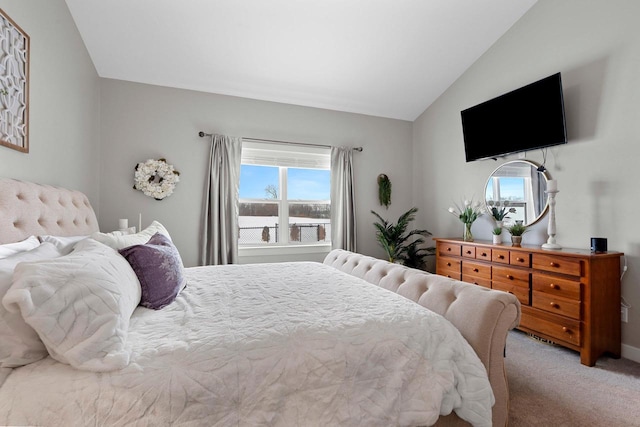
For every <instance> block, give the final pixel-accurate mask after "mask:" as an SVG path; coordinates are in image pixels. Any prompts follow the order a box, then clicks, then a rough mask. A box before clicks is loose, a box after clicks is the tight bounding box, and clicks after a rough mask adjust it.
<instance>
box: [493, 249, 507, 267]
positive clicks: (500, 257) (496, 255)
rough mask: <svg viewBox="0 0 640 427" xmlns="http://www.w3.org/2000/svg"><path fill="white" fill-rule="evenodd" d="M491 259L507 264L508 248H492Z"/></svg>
mask: <svg viewBox="0 0 640 427" xmlns="http://www.w3.org/2000/svg"><path fill="white" fill-rule="evenodd" d="M491 261H493V262H499V263H500V264H509V250H507V249H492V250H491Z"/></svg>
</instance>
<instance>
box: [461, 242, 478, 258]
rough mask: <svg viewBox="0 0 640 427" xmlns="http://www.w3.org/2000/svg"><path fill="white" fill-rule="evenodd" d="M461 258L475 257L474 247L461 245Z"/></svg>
mask: <svg viewBox="0 0 640 427" xmlns="http://www.w3.org/2000/svg"><path fill="white" fill-rule="evenodd" d="M462 256H463V257H465V258H475V257H476V247H475V246H467V245H462Z"/></svg>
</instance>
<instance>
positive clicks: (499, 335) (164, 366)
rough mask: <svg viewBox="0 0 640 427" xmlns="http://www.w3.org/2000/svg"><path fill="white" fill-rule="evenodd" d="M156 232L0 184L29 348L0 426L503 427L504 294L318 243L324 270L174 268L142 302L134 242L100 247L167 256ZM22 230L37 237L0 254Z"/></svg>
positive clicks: (8, 388)
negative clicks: (123, 229) (326, 249)
mask: <svg viewBox="0 0 640 427" xmlns="http://www.w3.org/2000/svg"><path fill="white" fill-rule="evenodd" d="M152 225H153V224H152ZM159 227H160V228H158V227H156V228H154V229H151V230H150V231H149V230H145V231H146V232H147V234H146V235H141V236H131V237H129V236H124V237H123V236H117V235H109V234H110V233H99V232H98V225H97V221H96V217H95V214H94V212H93V210H92V208H91V205H90V204H89V201H88V200H87V198H86V196H84V195H83V194H82V193H79V192H77V191H72V190H66V189H61V188H55V187H51V186H46V185H39V184H33V183H27V182H21V181H15V180H11V179H0V282H1V281H2V280H3V276H2V274H3V273H2V271H3V270H2V268H3V267H2V265H4V264H2V263H3V262H4V263H5V264H6V263H9V264H8V265H10V264H11V262H10V261H11V260H12V259H19V258H20V257H26V260H25V261H22V262H20V263H18V264H16V265H14V266H13V267H11V268H13V275H12V276H10V277H11V279H6V277H5V279H4V280H5V282H6V280H10V285H9V289H8V290H5V291H3V292H4V293H5V295H4V297H3V299H2V302H3V307H4V309H5V311H6V313H7V316H9V315H13V316H14V318H15V316H21V317H22V319H18V320H24V322H25V323H26V324H27V326H31V327H32V328H33V329H34V330H35V333H36V335H35V336H34V335H33V331H32V332H31V336H30V338H29V339H31V340H32V341H33V342H32V344H34V345H35V344H37V345H39V346H40V347H38V348H36V350H39V351H40V353H38V351H32V352H31V353H29V352H26V351H23V352H22V353H21V356H24V357H25V360H27V359H29V357H31V359H32V360H27V361H28V363H24V361H22V362H20V360H18V362H15V360H14V363H13V365H15V366H13V365H12V364H11V363H6V364H5V365H0V366H3V367H2V368H0V424H2V425H5V424H8V425H16V424H22V425H24V424H29V425H70V424H75V425H218V426H228V425H234V426H244V425H251V426H253V425H283V426H289V425H305V426H307V425H309V426H315V425H340V426H342V425H345V426H349V425H354V426H359V425H371V426H375V425H380V426H390V425H432V424H435V423H437V425H469V424H472V425H479V426H481V425H505V424H506V421H507V414H508V391H507V384H506V376H505V371H504V364H503V351H504V346H505V341H506V335H507V332H508V330H509V329H511V328H513V327H515V326H516V325H517V322H518V320H519V316H520V306H519V303H518V301H517V299H516V298H515V297H514V296H512V295H510V294H507V293H503V292H498V291H491V290H485V289H482V288H478V287H476V286H473V285H469V284H466V283H463V282H456V281H452V280H450V279H447V278H444V277H441V276H437V275H432V274H428V273H425V272H421V271H418V270H413V269H408V268H405V267H402V266H399V265H395V264H390V263H387V262H385V261H381V260H377V259H374V258H370V257H367V256H363V255H359V254H354V253H351V252H347V251H342V250H334V251H332V252H331V253H330V254H329V255H328V256H327V258H326V259H325V261H324V263H301V262H296V263H278V264H253V265H229V266H215V267H213V266H208V267H192V268H185V269H180V271H179V274H178V273H177V276H175V277H173V278H172V281H171V283H173V287H171V288H170V289H168V290H169V291H171V292H173V293H174V294H175V295H173V297H172V299H171V301H170V302H169V303H167V302H166V301H165V300H162V299H157V298H156V295H153V292H155V291H154V290H153V286H155V285H154V284H155V283H156V282H155V280H156V278H157V275H156V276H154V274H156V273H157V271H156V270H161V268H158V269H153V271H151V272H149V271H147V272H146V273H145V272H141V271H139V269H140V268H141V266H137V264H136V263H135V262H134V261H132V259H131V258H129V253H128V252H127V251H128V250H130V248H135V249H140V250H143V249H145V248H146V247H147V246H146V244H142V243H140V244H135V245H131V246H129V247H125V248H120V249H119V250H115V249H113V248H112V247H109V246H108V244H105V242H103V241H101V240H100V239H101V238H103V237H104V235H105V234H106V235H109V236H107V237H104V238H108V239H112V240H111V241H119V242H120V243H121V244H122V245H124V244H125V243H122V242H127V241H128V242H131V241H133V240H127V239H129V238H132V239H133V238H135V239H138V238H139V239H140V240H139V241H143V240H144V241H147V240H149V242H152V241H153V242H156V240H157V241H158V242H157V245H158V246H160V247H161V249H162V250H164V249H166V250H167V251H169V252H171V251H174V249H175V248H174V247H172V245H171V243H170V235H169V233H168V231H167V230H166V229H165V230H164V231H162V227H161V225H159ZM150 228H152V227H151V226H150ZM150 235H151V236H152V237H151V238H150V237H149V236H150ZM31 236H44V237H43V238H41V239H40V240H42V242H40V241H39V242H38V245H36V246H35V247H34V248H31V249H28V250H24V248H23V250H22V252H19V253H18V254H17V255H16V254H14V255H6V254H5V255H3V254H2V250H3V249H6V250H7V251H11V250H15V247H11V245H12V244H14V245H15V244H17V245H25V244H26V243H24V242H25V241H27V240H30V239H31V241H32V237H31ZM52 236H53V237H52ZM85 236H92V237H93V238H85ZM47 237H48V238H47ZM118 239H120V240H121V241H120V240H118ZM106 243H109V242H106ZM54 246H55V248H53V247H54ZM152 246H153V245H152ZM154 247H155V246H154ZM56 251H57V255H51V256H49V258H46V259H44V260H42V259H31V258H29V254H32V253H36V252H39V253H40V255H39V256H42V253H49V252H50V253H52V254H53V253H55V252H56ZM169 252H167V253H169ZM163 253H164V252H163ZM171 253H174V252H171ZM3 256H4V259H2V258H1V257H3ZM34 256H35V255H34ZM177 258H178V259H179V255H178V256H177ZM103 259H108V260H109V261H108V262H106V261H104V262H103ZM142 259H144V258H142ZM7 260H9V261H7ZM79 261H82V263H83V266H82V267H78V264H79ZM143 264H144V263H143ZM147 264H148V263H147ZM158 265H160V263H159V264H158ZM162 265H163V266H164V263H162ZM180 265H181V262H180ZM142 267H144V266H142ZM176 269H177V267H176ZM5 270H6V268H5ZM146 270H151V269H148V268H147V269H146ZM70 271H73V273H70ZM94 274H96V275H98V276H99V279H100V282H99V283H100V288H99V289H98V290H95V289H93V288H91V289H89V285H87V284H86V282H87V281H88V280H89V279H90V280H97V279H94V276H93V275H94ZM145 274H146V276H145ZM149 274H150V275H149ZM87 275H88V276H87ZM5 276H6V271H5ZM88 278H89V279H88ZM114 278H115V279H114ZM158 281H159V282H162V280H160V279H158ZM58 282H60V283H62V284H61V285H59V287H57V288H56V287H55V286H58V285H57V283H58ZM123 283H127V285H126V289H123ZM128 283H135V285H128ZM185 284H186V286H185ZM54 285H55V286H54ZM92 286H93V284H92ZM51 288H53V289H51ZM85 288H87V289H88V290H87V289H85ZM150 289H151V290H150ZM152 291H153V292H152ZM65 292H67V293H65ZM105 292H106V293H105ZM109 292H111V293H109ZM114 292H115V293H114ZM43 295H44V296H43ZM113 295H117V297H115V298H111V297H112V296H113ZM150 296H151V297H153V298H156V299H155V300H154V299H153V298H150ZM109 298H111V299H113V301H110V300H109ZM141 300H142V301H145V303H144V304H145V306H138V303H140V304H143V303H142V302H140V301H141ZM149 301H151V303H149ZM148 304H151V305H148ZM153 304H155V305H156V306H161V307H162V308H160V309H153V308H148V307H151V306H152V305H153ZM163 304H164V305H163ZM103 305H104V306H105V310H107V312H108V313H106V314H105V313H102V312H100V310H101V309H102V308H103V307H102V306H103ZM425 307H426V308H427V309H425ZM156 308H157V307H156ZM9 309H10V310H9ZM114 312H117V313H116V314H114ZM96 313H99V314H100V315H99V316H98V315H97V314H96ZM0 314H2V312H0ZM92 316H93V317H92ZM105 316H107V317H105ZM108 316H111V317H108ZM85 317H86V318H85ZM105 318H106V319H107V320H104V319H105ZM87 319H88V320H87ZM96 319H97V320H96ZM14 320H15V319H14ZM96 322H97V323H98V327H96V326H95V324H96ZM1 326H2V325H0V327H1ZM5 326H6V325H5ZM0 337H2V331H1V330H0ZM78 337H80V338H78ZM105 337H106V338H105ZM38 339H40V341H42V342H40V341H38ZM26 341H28V340H26ZM3 345H4V343H3ZM0 356H1V353H0ZM18 359H19V358H18ZM0 360H2V359H0ZM5 360H10V359H5ZM21 363H22V364H21Z"/></svg>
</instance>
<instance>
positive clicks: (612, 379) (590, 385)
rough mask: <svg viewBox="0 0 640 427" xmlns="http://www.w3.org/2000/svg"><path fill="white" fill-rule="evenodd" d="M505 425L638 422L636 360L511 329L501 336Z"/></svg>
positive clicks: (639, 402) (639, 393) (639, 368)
mask: <svg viewBox="0 0 640 427" xmlns="http://www.w3.org/2000/svg"><path fill="white" fill-rule="evenodd" d="M505 360H506V367H507V377H508V378H509V393H510V396H511V399H510V408H509V425H510V426H512V427H513V426H516V427H518V426H545V427H546V426H554V427H556V426H571V427H573V426H578V427H587V426H607V427H617V426H640V364H638V363H635V362H632V361H630V360H627V359H613V358H609V357H601V358H600V359H599V360H598V362H597V363H596V366H594V367H592V368H589V367H586V366H584V365H581V364H580V356H579V354H578V353H577V352H574V351H571V350H567V349H564V348H562V347H559V346H555V345H548V344H544V343H541V342H538V341H536V340H534V339H532V338H530V337H529V336H528V335H526V334H524V333H522V332H518V331H512V332H511V333H510V334H509V337H508V338H507V349H506V359H505Z"/></svg>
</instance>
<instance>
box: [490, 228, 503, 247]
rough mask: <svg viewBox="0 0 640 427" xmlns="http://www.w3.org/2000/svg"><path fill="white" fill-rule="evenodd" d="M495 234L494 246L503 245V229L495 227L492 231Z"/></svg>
mask: <svg viewBox="0 0 640 427" xmlns="http://www.w3.org/2000/svg"><path fill="white" fill-rule="evenodd" d="M492 233H493V244H494V245H498V244H500V243H502V227H495V228H494V229H493V230H492Z"/></svg>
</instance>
